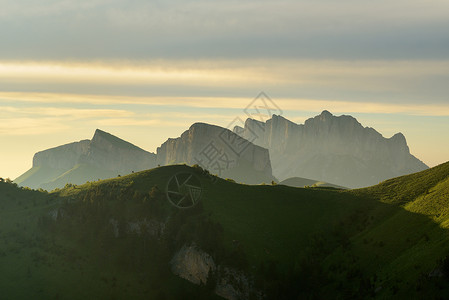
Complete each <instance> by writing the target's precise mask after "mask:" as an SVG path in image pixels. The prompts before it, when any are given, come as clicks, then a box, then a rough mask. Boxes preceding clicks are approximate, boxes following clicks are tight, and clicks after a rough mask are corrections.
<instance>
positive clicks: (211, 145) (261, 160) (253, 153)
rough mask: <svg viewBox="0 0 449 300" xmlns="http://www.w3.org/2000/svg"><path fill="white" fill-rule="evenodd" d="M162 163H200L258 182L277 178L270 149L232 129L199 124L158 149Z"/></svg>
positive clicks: (216, 171) (229, 175) (225, 174)
mask: <svg viewBox="0 0 449 300" xmlns="http://www.w3.org/2000/svg"><path fill="white" fill-rule="evenodd" d="M157 162H158V164H160V165H171V164H179V163H186V164H188V165H194V164H198V165H200V166H202V167H203V168H206V169H207V170H209V171H210V172H211V173H212V174H217V175H219V176H220V177H222V178H232V179H234V180H236V181H238V182H244V183H250V184H256V183H262V182H271V181H272V180H274V178H273V176H272V171H271V162H270V156H269V153H268V150H267V149H265V148H262V147H259V146H256V145H254V144H253V143H251V142H249V141H247V140H246V139H243V138H241V137H240V136H238V135H237V134H235V133H233V132H232V131H230V130H228V129H225V128H222V127H219V126H215V125H210V124H205V123H195V124H193V125H192V126H191V127H190V128H189V129H188V130H186V131H185V132H184V133H183V134H182V135H181V136H180V137H178V138H176V139H168V140H167V141H166V142H165V143H163V144H162V145H161V146H160V147H159V148H158V149H157Z"/></svg>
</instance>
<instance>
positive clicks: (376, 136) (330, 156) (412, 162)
mask: <svg viewBox="0 0 449 300" xmlns="http://www.w3.org/2000/svg"><path fill="white" fill-rule="evenodd" d="M234 132H235V133H238V134H239V135H241V136H242V137H243V138H246V139H248V140H250V141H252V142H253V143H254V144H256V145H259V146H261V147H265V148H267V149H269V151H270V157H271V161H272V167H273V175H274V176H276V177H277V178H278V179H279V180H284V179H286V178H289V177H304V178H316V179H319V180H322V181H326V182H332V183H333V184H337V185H341V186H346V187H351V188H356V187H364V186H369V185H374V184H377V183H379V182H380V181H383V180H385V179H388V178H392V177H397V176H401V175H405V174H410V173H414V172H418V171H422V170H424V169H427V168H428V167H427V166H426V165H425V164H424V163H423V162H421V161H420V160H418V159H417V158H416V157H414V156H413V155H411V154H410V151H409V148H408V146H407V142H406V140H405V137H404V135H403V134H402V133H398V134H395V135H394V136H393V137H391V138H384V137H383V136H382V135H381V134H380V133H378V132H377V131H376V130H374V129H373V128H368V127H363V126H362V125H361V124H360V123H359V122H358V121H357V120H356V119H355V118H353V117H351V116H346V115H343V116H339V117H337V116H334V115H332V114H331V113H330V112H328V111H323V112H322V113H321V114H320V115H318V116H316V117H314V118H311V119H308V120H306V121H305V123H304V124H303V125H302V124H296V123H293V122H291V121H289V120H287V119H285V118H283V117H281V116H277V115H273V117H272V118H271V119H270V120H267V121H266V122H260V121H256V120H253V119H247V120H246V122H245V128H241V127H236V128H234Z"/></svg>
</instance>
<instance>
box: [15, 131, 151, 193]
mask: <svg viewBox="0 0 449 300" xmlns="http://www.w3.org/2000/svg"><path fill="white" fill-rule="evenodd" d="M155 166H156V155H155V154H154V153H150V152H147V151H145V150H143V149H141V148H139V147H137V146H135V145H133V144H131V143H128V142H126V141H124V140H122V139H120V138H118V137H116V136H113V135H111V134H109V133H107V132H104V131H102V130H99V129H97V130H96V131H95V134H94V136H93V138H92V140H83V141H80V142H75V143H70V144H67V145H63V146H59V147H56V148H52V149H48V150H45V151H41V152H38V153H36V154H35V155H34V158H33V167H32V168H31V169H30V170H28V171H27V172H26V173H24V174H23V175H21V176H20V177H19V178H17V179H16V180H15V182H16V183H17V184H19V185H21V186H28V187H30V188H44V189H47V190H52V189H54V188H57V187H62V186H64V185H65V184H66V183H73V184H81V183H85V182H86V181H92V180H98V179H105V178H111V177H116V176H117V175H119V174H122V175H125V174H129V173H131V172H132V171H141V170H144V169H149V168H152V167H155Z"/></svg>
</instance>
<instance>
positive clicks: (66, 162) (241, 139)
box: [15, 111, 428, 190]
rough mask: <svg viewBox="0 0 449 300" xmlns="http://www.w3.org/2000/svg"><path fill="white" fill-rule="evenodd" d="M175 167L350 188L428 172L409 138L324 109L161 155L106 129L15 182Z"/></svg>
mask: <svg viewBox="0 0 449 300" xmlns="http://www.w3.org/2000/svg"><path fill="white" fill-rule="evenodd" d="M171 164H188V165H194V164H198V165H200V166H201V167H203V168H205V169H208V170H209V172H211V173H212V174H217V175H218V176H220V177H222V178H230V179H233V180H235V181H237V182H241V183H247V184H260V183H270V182H272V181H276V182H279V181H281V182H282V183H283V184H286V185H292V186H298V184H299V185H300V186H302V183H305V184H304V185H314V184H318V185H320V184H322V183H321V182H327V183H328V185H329V186H334V187H342V186H344V187H348V188H359V187H366V186H370V185H373V184H377V183H379V182H381V181H384V180H386V179H389V178H393V177H397V176H401V175H406V174H410V173H414V172H418V171H422V170H425V169H427V168H428V167H427V166H426V165H425V164H424V163H423V162H421V161H420V160H418V159H417V158H416V157H414V156H413V155H412V154H411V153H410V150H409V148H408V146H407V142H406V139H405V137H404V135H403V134H401V133H398V134H395V135H394V136H393V137H391V138H384V137H383V136H382V135H381V134H380V133H378V132H377V131H376V130H374V129H373V128H368V127H363V126H362V125H361V124H360V123H359V122H358V121H357V120H356V119H355V118H353V117H351V116H345V115H343V116H334V115H332V114H331V113H330V112H328V111H323V112H322V113H321V114H320V115H318V116H316V117H314V118H311V119H308V120H306V121H305V123H304V124H296V123H293V122H291V121H289V120H287V119H285V118H284V117H282V116H278V115H273V116H272V118H271V119H269V120H267V121H266V122H260V121H258V120H254V119H247V120H246V122H245V126H244V128H242V127H238V126H236V127H235V128H233V131H230V130H228V129H225V128H222V127H219V126H215V125H210V124H206V123H195V124H193V125H192V126H190V128H189V129H188V130H186V131H185V132H184V133H182V134H181V136H180V137H177V138H169V139H168V140H167V141H166V142H164V143H163V144H162V145H161V146H160V147H158V148H157V151H156V153H150V152H148V151H145V150H143V149H141V148H139V147H137V146H135V145H133V144H131V143H128V142H126V141H124V140H122V139H120V138H118V137H115V136H113V135H111V134H109V133H106V132H104V131H102V130H99V129H98V130H96V132H95V134H94V136H93V138H92V140H83V141H79V142H75V143H71V144H67V145H63V146H59V147H56V148H52V149H48V150H45V151H41V152H38V153H36V154H35V156H34V158H33V166H32V168H31V169H30V170H29V171H27V172H26V173H24V174H23V175H21V176H20V177H18V178H17V179H16V180H15V182H16V183H17V184H19V185H21V186H28V187H30V188H43V189H46V190H52V189H54V188H61V187H63V186H65V184H67V183H71V184H82V183H84V182H86V181H94V180H98V179H106V178H112V177H116V176H118V175H126V174H129V173H131V172H137V171H141V170H144V169H150V168H153V167H155V166H156V165H161V166H164V165H171ZM311 178H314V179H316V180H313V181H312V180H311Z"/></svg>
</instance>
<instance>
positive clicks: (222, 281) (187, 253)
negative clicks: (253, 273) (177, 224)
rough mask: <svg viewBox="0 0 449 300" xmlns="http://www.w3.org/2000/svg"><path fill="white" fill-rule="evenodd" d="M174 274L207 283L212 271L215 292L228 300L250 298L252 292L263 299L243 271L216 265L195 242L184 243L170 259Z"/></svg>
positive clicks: (197, 282) (191, 280)
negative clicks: (190, 243) (188, 244)
mask: <svg viewBox="0 0 449 300" xmlns="http://www.w3.org/2000/svg"><path fill="white" fill-rule="evenodd" d="M170 266H171V271H172V273H173V274H175V275H177V276H179V277H181V278H184V279H186V280H188V281H190V282H192V283H194V284H197V285H200V284H203V285H205V284H206V283H208V280H209V279H210V277H209V276H210V275H211V274H212V273H214V274H215V276H214V277H215V278H214V279H215V280H216V283H215V284H216V285H215V294H217V295H218V296H221V297H223V298H225V299H228V300H242V299H249V298H250V294H252V295H254V296H255V298H257V299H262V294H261V293H260V292H257V291H255V289H254V288H253V285H252V283H251V282H250V280H249V279H248V277H247V276H246V275H245V273H243V272H242V271H238V270H235V269H232V268H228V267H223V266H220V265H216V264H215V262H214V260H213V259H212V257H211V256H210V255H209V254H208V253H206V252H204V251H202V250H201V249H199V248H198V247H197V246H196V245H195V244H192V245H190V246H187V245H184V246H183V247H182V248H181V249H180V250H179V251H178V252H176V253H175V255H174V256H173V258H172V260H171V261H170Z"/></svg>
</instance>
